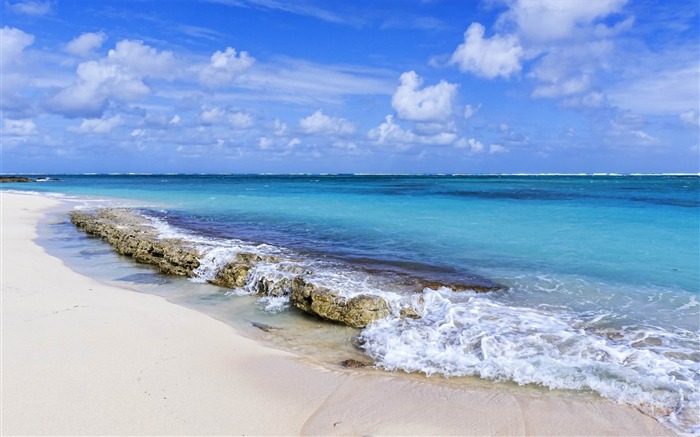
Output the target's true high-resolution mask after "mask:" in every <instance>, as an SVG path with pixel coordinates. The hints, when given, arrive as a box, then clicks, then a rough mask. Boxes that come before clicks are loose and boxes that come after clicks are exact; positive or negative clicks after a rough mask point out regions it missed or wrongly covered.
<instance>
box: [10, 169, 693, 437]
mask: <svg viewBox="0 0 700 437" xmlns="http://www.w3.org/2000/svg"><path fill="white" fill-rule="evenodd" d="M50 176H53V177H56V178H59V179H60V180H58V181H48V182H41V183H25V184H20V183H17V184H3V186H2V189H3V190H13V191H29V192H38V193H45V194H48V195H52V196H57V197H60V198H62V199H66V200H69V201H71V202H72V203H73V204H74V205H75V206H76V207H82V208H90V207H94V206H95V205H117V206H128V207H132V208H134V209H136V210H138V211H139V212H141V213H142V214H144V215H146V216H148V217H150V219H151V220H152V222H153V223H154V225H155V226H157V227H158V229H159V230H160V232H161V233H162V234H163V235H164V236H178V237H181V238H186V239H189V240H191V241H193V242H194V243H195V244H197V245H198V246H199V247H200V248H201V249H202V251H203V252H205V253H206V254H205V256H204V258H203V259H202V260H201V262H202V265H201V266H200V268H199V269H198V277H196V278H193V279H191V280H190V281H183V282H181V284H184V283H185V282H187V284H185V285H183V286H186V287H190V286H192V287H196V284H197V283H201V282H206V279H208V278H211V277H212V275H214V274H215V273H216V270H217V268H218V267H220V266H221V265H222V263H223V262H225V261H226V260H227V259H230V258H231V257H233V256H234V255H235V253H238V252H240V251H243V250H245V251H256V252H260V253H285V254H292V255H293V256H292V257H293V258H294V259H297V260H301V261H299V262H300V263H301V264H303V267H304V268H305V269H309V271H313V275H314V277H315V280H316V282H318V283H321V284H325V285H328V286H330V287H332V288H333V289H335V290H340V291H341V292H342V293H343V294H344V295H346V296H354V295H357V294H362V293H369V294H377V295H380V296H382V297H384V298H385V300H387V302H389V304H390V306H391V308H392V311H393V313H392V315H391V316H389V317H388V318H386V319H383V320H379V321H376V322H374V323H372V324H371V325H369V326H368V327H366V328H364V329H362V330H361V331H359V332H357V333H355V334H354V335H355V336H356V338H354V342H355V344H357V345H359V347H360V348H361V349H362V351H363V353H364V354H365V355H367V356H369V357H371V358H372V359H373V361H374V363H375V366H376V367H378V368H380V369H385V370H390V371H405V372H409V373H420V374H426V375H435V376H443V377H456V378H459V377H478V378H482V379H485V380H493V381H503V382H506V383H511V384H520V385H536V386H541V387H545V388H550V389H557V390H573V391H581V392H591V393H597V394H598V395H600V396H603V397H605V398H609V399H611V400H613V401H616V402H622V403H626V404H629V405H632V406H634V407H636V408H639V409H640V410H641V411H643V412H645V413H647V414H650V415H652V416H654V417H656V418H657V419H658V420H659V421H660V422H661V423H663V424H665V425H666V426H668V427H669V428H670V429H672V430H674V431H676V432H679V433H682V434H691V435H693V434H700V420H699V419H698V417H699V416H700V302H698V298H699V297H698V292H699V291H700V178H699V177H698V176H697V175H690V176H688V175H686V176H682V175H664V176H641V175H640V176H630V175H579V176H564V175H559V176H551V175H549V176H546V175H543V176H524V175H523V176H514V175H489V176H466V175H179V174H178V175H50ZM61 232H63V233H66V232H74V233H75V235H79V238H83V239H86V238H87V237H85V236H84V235H82V234H79V233H78V231H75V230H74V229H71V230H70V231H69V230H68V229H67V228H64V229H63V230H62V231H61ZM76 238H78V237H76ZM48 240H50V239H48ZM48 240H47V241H48ZM70 249H71V246H70V244H68V243H66V244H64V248H63V249H62V250H63V252H61V251H59V253H64V254H66V253H68V252H69V251H70ZM86 262H87V261H86ZM285 269H286V267H285V266H276V265H266V266H264V268H263V267H260V269H258V270H256V271H254V272H251V274H253V275H258V276H265V277H268V278H271V279H272V280H276V279H279V278H281V277H285V275H287V276H288V275H289V272H288V271H287V270H285ZM406 278H420V280H422V281H423V282H422V283H424V284H432V285H428V286H426V287H425V288H424V289H423V290H422V291H421V290H416V289H415V287H408V286H406V283H407V281H406ZM454 284H460V287H455V286H454ZM470 285H471V286H473V287H475V288H476V287H477V286H479V287H481V286H498V287H500V288H501V289H500V290H498V291H493V292H489V293H476V292H474V291H470V290H468V289H467V290H466V291H465V290H462V291H460V290H461V289H462V288H464V287H462V286H466V287H467V288H468V287H469V286H470ZM236 299H239V300H240V299H247V300H252V301H256V303H257V306H258V308H259V310H260V311H264V312H266V313H267V314H270V315H271V316H273V315H277V317H286V318H289V317H291V316H293V314H295V312H296V311H295V310H294V309H291V308H290V305H289V302H288V301H287V300H286V299H287V298H285V297H281V298H269V297H265V298H258V297H255V296H254V293H253V289H252V287H243V288H241V289H234V290H229V292H228V293H225V294H223V295H221V296H220V297H218V298H216V299H214V300H213V301H212V302H210V305H213V306H216V305H224V304H225V302H227V301H230V300H236ZM247 300H246V302H247ZM405 305H411V306H412V307H413V308H415V309H416V311H417V312H418V313H419V314H421V316H422V317H420V318H418V319H411V318H401V317H399V314H398V308H400V307H401V306H405ZM241 311H243V310H241ZM271 320H272V319H271ZM342 335H347V331H344V334H342Z"/></svg>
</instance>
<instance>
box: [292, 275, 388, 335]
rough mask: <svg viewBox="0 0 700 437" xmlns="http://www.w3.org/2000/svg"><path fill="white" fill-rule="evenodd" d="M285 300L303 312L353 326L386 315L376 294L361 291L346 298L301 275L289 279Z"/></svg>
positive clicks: (386, 306)
mask: <svg viewBox="0 0 700 437" xmlns="http://www.w3.org/2000/svg"><path fill="white" fill-rule="evenodd" d="M289 300H290V302H291V303H292V305H294V306H295V307H297V308H299V309H301V310H303V311H306V312H307V313H310V314H315V315H317V316H319V317H322V318H324V319H327V320H331V321H333V322H338V323H343V324H345V325H349V326H352V327H355V328H364V327H365V326H367V325H368V324H370V323H372V322H373V321H375V320H377V319H381V318H384V317H387V316H388V315H389V306H388V305H387V303H386V302H385V301H384V299H382V298H381V297H379V296H371V295H366V294H362V295H359V296H355V297H352V298H350V299H346V298H344V297H342V296H340V295H339V294H338V293H336V292H334V291H331V290H328V289H326V288H323V287H317V286H316V285H314V284H309V283H307V282H306V281H304V279H303V278H302V277H301V276H297V277H296V278H294V280H293V281H292V285H291V294H290V295H289Z"/></svg>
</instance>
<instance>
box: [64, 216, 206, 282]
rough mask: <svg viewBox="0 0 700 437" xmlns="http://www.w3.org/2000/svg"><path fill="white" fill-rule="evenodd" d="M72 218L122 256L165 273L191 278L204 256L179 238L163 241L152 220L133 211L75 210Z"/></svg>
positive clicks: (78, 225)
mask: <svg viewBox="0 0 700 437" xmlns="http://www.w3.org/2000/svg"><path fill="white" fill-rule="evenodd" d="M70 218H71V221H72V222H73V223H74V224H75V225H76V226H77V227H78V228H81V229H83V230H84V231H85V232H86V233H88V234H90V235H95V236H98V237H100V238H102V239H104V240H106V241H107V242H108V243H109V244H110V245H112V246H113V247H114V248H115V249H116V250H117V252H119V253H120V254H121V255H125V256H131V257H132V258H133V259H134V260H136V261H138V262H141V263H145V264H152V265H154V266H156V267H158V269H159V270H160V271H161V272H163V273H166V274H170V275H178V276H190V277H191V276H194V270H195V269H196V268H197V267H199V260H198V258H199V257H200V254H199V252H198V251H197V250H196V249H195V248H194V247H192V246H191V245H190V244H188V243H187V242H185V241H183V240H179V239H175V238H169V239H160V238H159V237H158V232H157V231H156V230H155V228H153V226H151V225H150V222H149V221H148V219H146V218H145V217H143V216H141V215H139V214H137V213H135V212H133V211H129V210H122V209H114V208H103V209H100V210H98V211H96V212H95V213H89V212H86V211H72V212H71V213H70Z"/></svg>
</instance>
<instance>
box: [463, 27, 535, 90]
mask: <svg viewBox="0 0 700 437" xmlns="http://www.w3.org/2000/svg"><path fill="white" fill-rule="evenodd" d="M484 32H485V28H484V26H482V25H481V24H479V23H472V24H471V25H470V26H469V28H468V29H467V31H466V32H464V42H463V43H462V44H460V45H459V46H458V47H457V50H455V52H454V53H453V54H452V58H451V59H450V64H458V65H459V69H460V71H462V72H469V73H473V74H475V75H477V76H482V77H485V78H487V79H493V78H495V77H499V76H501V77H504V78H507V77H510V76H511V75H513V74H517V73H518V72H519V71H520V69H521V68H522V67H521V65H520V60H521V58H522V57H523V48H522V47H521V46H520V42H519V41H518V38H517V37H516V36H514V35H506V36H502V35H498V34H496V35H494V36H493V37H491V38H484Z"/></svg>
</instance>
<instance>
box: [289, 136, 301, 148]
mask: <svg viewBox="0 0 700 437" xmlns="http://www.w3.org/2000/svg"><path fill="white" fill-rule="evenodd" d="M299 144H301V140H300V139H299V138H292V139H291V140H289V142H288V143H287V147H294V146H298V145H299Z"/></svg>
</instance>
